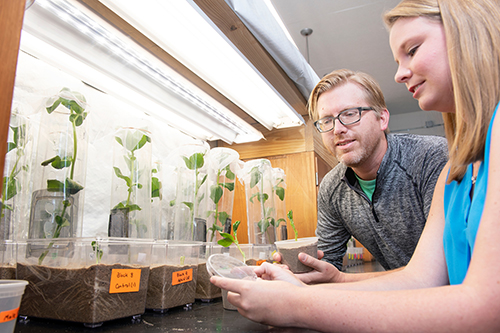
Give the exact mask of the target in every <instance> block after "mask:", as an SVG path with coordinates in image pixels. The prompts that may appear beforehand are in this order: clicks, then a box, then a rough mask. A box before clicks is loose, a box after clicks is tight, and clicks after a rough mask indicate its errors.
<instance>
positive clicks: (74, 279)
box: [17, 263, 149, 326]
mask: <svg viewBox="0 0 500 333" xmlns="http://www.w3.org/2000/svg"><path fill="white" fill-rule="evenodd" d="M120 269H133V270H134V271H133V272H137V273H138V272H139V271H140V280H139V291H136V292H118V293H115V292H113V293H110V285H111V281H112V280H111V278H112V273H113V272H117V271H113V270H120ZM17 274H18V279H22V280H26V281H28V282H29V285H28V286H26V291H25V292H24V296H23V299H22V302H21V308H20V310H19V314H20V315H23V316H28V317H37V318H46V319H56V320H64V321H72V322H79V323H84V324H86V325H89V326H97V325H96V324H99V323H103V322H106V321H109V320H113V319H118V318H125V317H131V316H135V315H139V314H143V313H144V311H145V304H146V293H147V287H148V277H149V267H147V266H135V265H121V264H114V265H105V264H96V265H92V266H88V267H81V268H60V267H57V268H56V267H48V266H42V265H25V264H22V263H18V264H17ZM124 290H126V289H124Z"/></svg>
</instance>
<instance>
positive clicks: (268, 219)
mask: <svg viewBox="0 0 500 333" xmlns="http://www.w3.org/2000/svg"><path fill="white" fill-rule="evenodd" d="M258 184H260V190H259V191H258V192H256V193H254V194H253V195H252V196H251V197H250V198H249V199H248V200H249V201H250V202H251V203H252V204H253V203H254V202H253V199H254V198H257V200H258V201H259V202H260V203H261V216H262V219H261V220H260V221H259V222H258V223H257V225H258V227H259V230H260V232H262V233H267V234H268V238H269V240H270V239H271V238H272V237H271V235H270V234H269V233H268V232H269V227H270V226H271V225H272V226H273V227H275V226H276V225H275V222H276V221H275V219H274V217H273V216H272V213H273V212H274V207H267V208H266V201H267V200H269V194H267V193H265V192H264V177H263V174H262V172H261V171H260V169H259V167H254V168H252V170H250V188H251V189H252V188H254V187H255V186H257V185H258Z"/></svg>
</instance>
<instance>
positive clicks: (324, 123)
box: [314, 106, 373, 133]
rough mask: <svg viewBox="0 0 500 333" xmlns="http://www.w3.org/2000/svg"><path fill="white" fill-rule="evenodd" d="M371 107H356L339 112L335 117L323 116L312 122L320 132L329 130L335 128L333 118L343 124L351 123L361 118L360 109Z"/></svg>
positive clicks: (369, 109)
mask: <svg viewBox="0 0 500 333" xmlns="http://www.w3.org/2000/svg"><path fill="white" fill-rule="evenodd" d="M371 110H373V108H372V107H369V106H368V107H366V106H365V107H357V108H352V109H347V110H344V111H342V112H340V113H339V114H338V115H337V116H336V117H331V116H328V117H324V118H321V119H320V120H316V121H315V122H314V126H315V127H316V129H317V130H318V132H320V133H325V132H329V131H331V130H332V129H334V128H335V120H337V119H338V120H339V121H340V123H341V124H342V125H344V126H346V125H352V124H355V123H357V122H358V121H360V120H361V112H362V111H371Z"/></svg>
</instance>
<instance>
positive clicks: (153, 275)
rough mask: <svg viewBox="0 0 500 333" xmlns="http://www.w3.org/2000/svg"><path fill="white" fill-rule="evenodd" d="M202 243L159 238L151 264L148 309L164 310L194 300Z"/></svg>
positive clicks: (186, 305)
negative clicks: (160, 239)
mask: <svg viewBox="0 0 500 333" xmlns="http://www.w3.org/2000/svg"><path fill="white" fill-rule="evenodd" d="M202 246H203V243H202V242H191V241H170V240H169V241H156V242H155V244H154V245H153V261H152V263H151V267H150V274H149V283H148V295H147V300H146V308H147V309H151V310H153V311H156V312H160V313H163V312H165V311H166V310H168V309H171V308H174V307H178V306H184V307H185V308H191V307H192V304H193V303H194V301H195V293H196V282H197V277H198V260H199V257H200V251H201V248H202Z"/></svg>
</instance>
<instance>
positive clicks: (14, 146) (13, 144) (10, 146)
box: [7, 142, 17, 153]
mask: <svg viewBox="0 0 500 333" xmlns="http://www.w3.org/2000/svg"><path fill="white" fill-rule="evenodd" d="M16 148H17V145H16V144H15V143H14V142H7V153H8V152H9V151H11V150H12V149H16Z"/></svg>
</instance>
